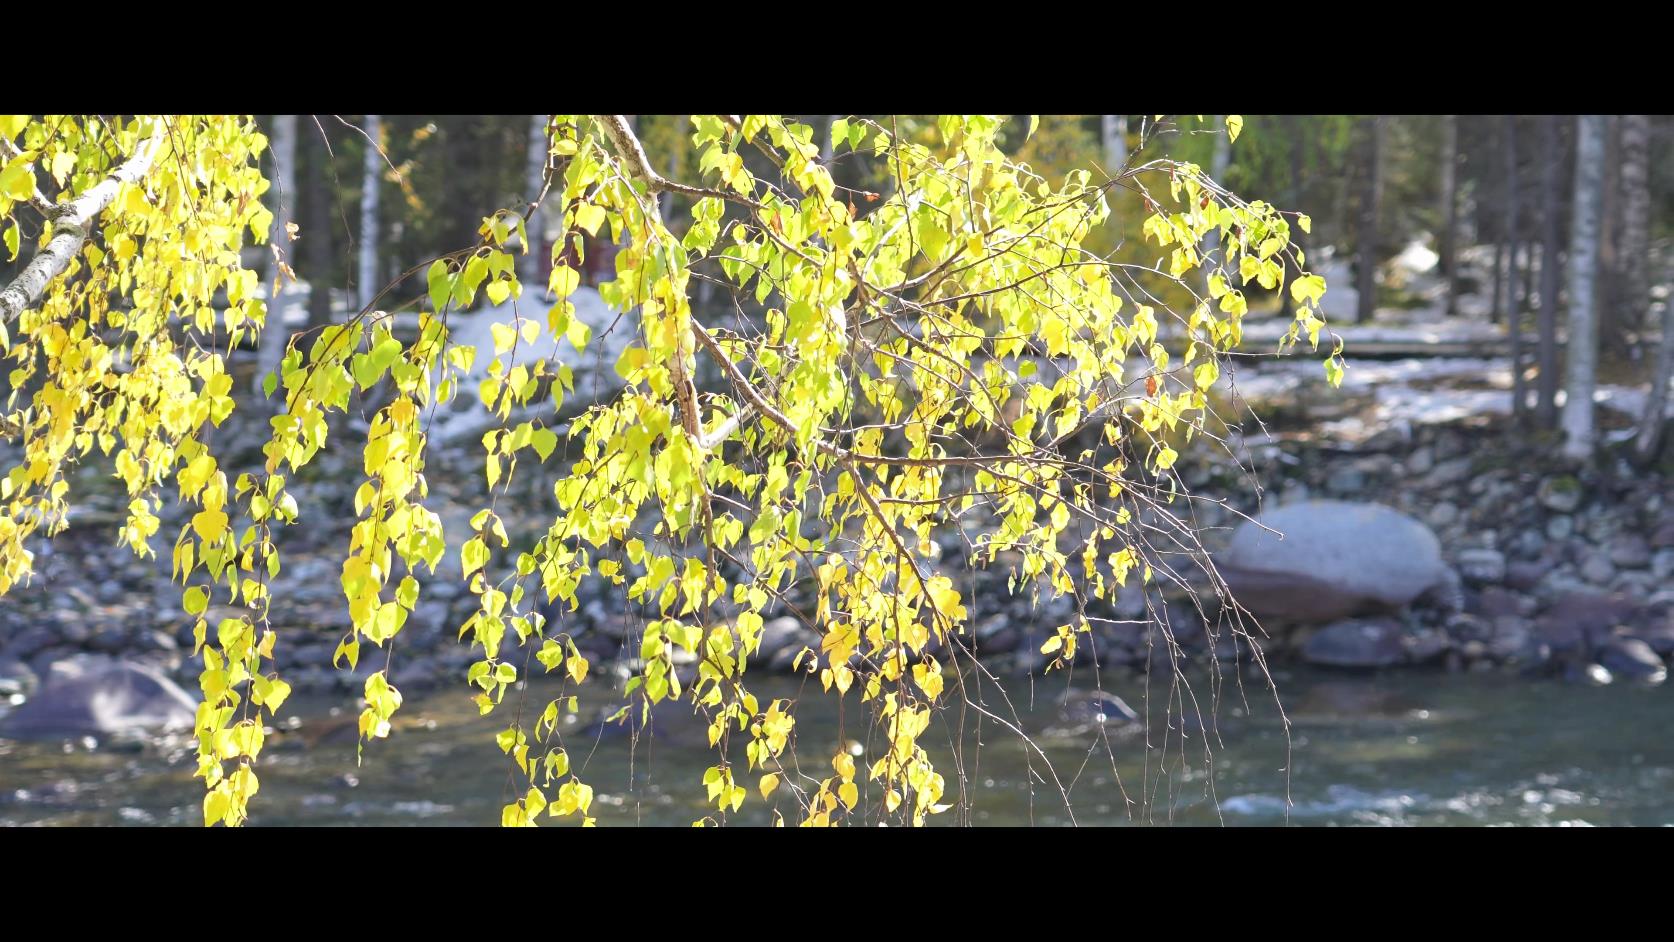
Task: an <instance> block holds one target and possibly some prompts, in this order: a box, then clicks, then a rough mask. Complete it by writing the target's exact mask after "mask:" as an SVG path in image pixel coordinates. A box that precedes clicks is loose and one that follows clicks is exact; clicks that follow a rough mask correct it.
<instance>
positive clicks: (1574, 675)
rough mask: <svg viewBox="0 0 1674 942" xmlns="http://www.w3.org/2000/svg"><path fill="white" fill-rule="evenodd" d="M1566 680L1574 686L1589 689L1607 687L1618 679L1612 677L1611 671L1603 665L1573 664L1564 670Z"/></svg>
mask: <svg viewBox="0 0 1674 942" xmlns="http://www.w3.org/2000/svg"><path fill="white" fill-rule="evenodd" d="M1564 679H1565V680H1567V681H1569V682H1570V683H1572V684H1582V685H1585V686H1588V687H1607V686H1609V685H1610V682H1611V681H1613V680H1615V679H1616V678H1615V677H1613V676H1611V674H1610V669H1609V668H1607V667H1605V666H1604V665H1602V664H1575V663H1571V664H1570V665H1569V666H1568V667H1567V668H1565V669H1564Z"/></svg>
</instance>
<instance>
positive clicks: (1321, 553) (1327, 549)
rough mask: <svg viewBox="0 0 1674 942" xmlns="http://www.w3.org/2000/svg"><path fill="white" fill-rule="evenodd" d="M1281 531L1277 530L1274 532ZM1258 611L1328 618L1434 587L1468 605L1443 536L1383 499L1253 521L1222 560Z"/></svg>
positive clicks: (1455, 603)
mask: <svg viewBox="0 0 1674 942" xmlns="http://www.w3.org/2000/svg"><path fill="white" fill-rule="evenodd" d="M1274 531H1277V532H1274ZM1216 564H1217V566H1218V568H1219V569H1220V572H1221V575H1222V576H1223V577H1225V579H1226V581H1227V584H1228V586H1230V587H1231V589H1232V594H1233V596H1234V597H1236V598H1237V599H1238V601H1239V602H1241V603H1243V604H1244V606H1245V607H1247V608H1249V609H1250V610H1251V611H1252V612H1255V613H1256V614H1257V615H1263V616H1272V617H1275V618H1281V619H1287V620H1291V621H1299V622H1328V621H1333V620H1336V619H1339V618H1344V617H1348V616H1351V615H1355V614H1360V613H1362V612H1364V611H1367V610H1373V609H1379V608H1385V609H1387V608H1398V607H1400V606H1403V605H1406V604H1408V603H1410V602H1412V601H1414V600H1416V599H1418V598H1419V597H1420V596H1423V595H1425V594H1427V593H1434V594H1436V595H1438V596H1439V597H1440V600H1442V601H1444V602H1445V603H1446V604H1448V605H1449V606H1450V607H1454V608H1457V607H1459V604H1460V601H1461V599H1460V594H1459V579H1458V576H1457V575H1456V574H1454V572H1453V570H1452V569H1450V568H1449V567H1448V566H1447V565H1446V564H1445V563H1444V562H1442V556H1441V546H1440V544H1438V543H1437V542H1436V537H1435V534H1433V533H1431V532H1430V530H1429V528H1428V527H1426V526H1424V524H1422V523H1419V522H1418V521H1417V520H1414V519H1413V518H1411V517H1409V516H1407V515H1406V514H1403V513H1399V512H1397V511H1394V510H1391V509H1390V508H1388V507H1384V506H1382V505H1380V504H1359V503H1345V502H1340V501H1323V500H1322V501H1309V502H1306V503H1301V504H1293V505H1290V506H1286V507H1280V508H1278V509H1277V510H1273V511H1271V512H1269V513H1266V514H1263V515H1262V517H1261V519H1260V521H1259V525H1258V523H1256V522H1245V523H1244V524H1242V525H1241V526H1239V528H1238V530H1237V531H1236V532H1235V533H1234V534H1233V535H1232V541H1231V543H1230V545H1229V546H1228V548H1227V550H1226V552H1225V553H1224V554H1222V555H1221V557H1220V558H1219V559H1218V560H1217V563H1216Z"/></svg>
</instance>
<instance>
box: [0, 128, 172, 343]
mask: <svg viewBox="0 0 1674 942" xmlns="http://www.w3.org/2000/svg"><path fill="white" fill-rule="evenodd" d="M163 136H164V125H163V124H162V123H161V122H158V124H157V127H156V129H155V130H153V131H152V132H151V136H150V137H149V138H147V139H146V140H145V142H144V143H142V144H140V146H139V148H138V149H137V150H136V151H134V155H133V156H132V157H130V158H128V159H127V161H125V162H124V163H123V164H122V166H120V167H117V168H116V169H115V170H113V171H111V174H110V176H108V177H106V178H105V179H104V180H103V181H101V182H100V183H99V185H98V186H95V187H93V188H92V189H90V190H88V191H87V192H85V193H83V194H81V195H80V196H78V197H76V198H75V199H73V200H71V201H70V202H68V203H63V204H60V205H57V206H53V207H52V208H51V210H50V211H49V212H48V218H49V219H50V220H51V221H52V238H51V239H50V240H49V241H48V242H47V244H46V248H44V249H41V251H40V252H39V253H37V254H36V255H35V257H34V258H33V259H31V260H30V262H29V264H28V265H27V266H26V267H25V268H24V269H23V271H22V272H21V273H20V274H19V275H18V276H17V278H15V279H14V280H13V281H12V283H11V284H9V285H7V286H6V289H5V290H4V291H0V323H4V322H7V321H10V320H12V319H13V318H15V317H17V316H18V315H19V314H21V313H22V312H23V311H24V310H26V309H28V308H30V307H32V306H34V305H35V304H38V303H40V300H41V297H42V296H43V295H45V294H46V290H47V286H48V285H50V284H52V282H53V280H54V279H56V278H58V277H59V276H60V275H62V274H64V272H65V270H66V269H68V268H69V267H70V260H71V259H74V258H75V257H76V254H77V253H78V252H80V251H81V247H82V246H83V245H85V244H86V242H87V238H88V236H90V235H92V232H93V220H94V219H96V218H98V215H99V214H100V213H102V212H104V211H105V209H106V207H108V206H110V204H111V201H112V200H114V199H116V194H117V192H118V191H120V190H121V188H122V184H124V183H138V182H139V181H140V180H142V179H144V178H145V175H146V174H147V173H150V172H151V164H152V162H153V161H155V160H156V159H157V152H158V151H159V150H161V149H162V145H163Z"/></svg>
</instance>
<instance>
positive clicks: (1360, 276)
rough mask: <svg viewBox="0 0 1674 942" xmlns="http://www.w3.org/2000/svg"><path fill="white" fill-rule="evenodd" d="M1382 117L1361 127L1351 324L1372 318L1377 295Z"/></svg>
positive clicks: (1376, 116) (1381, 191)
mask: <svg viewBox="0 0 1674 942" xmlns="http://www.w3.org/2000/svg"><path fill="white" fill-rule="evenodd" d="M1384 121H1385V116H1384V115H1374V116H1372V117H1370V118H1367V119H1366V122H1365V123H1366V127H1365V132H1364V134H1365V144H1364V146H1365V151H1364V154H1365V157H1364V160H1363V161H1362V178H1361V187H1360V198H1359V200H1358V201H1357V202H1358V205H1359V224H1358V225H1357V226H1356V230H1357V232H1356V237H1355V243H1356V246H1355V248H1356V255H1357V258H1356V260H1355V267H1356V268H1357V269H1358V271H1357V272H1356V277H1355V283H1356V287H1358V288H1359V291H1360V298H1359V307H1358V308H1357V310H1356V311H1355V317H1354V319H1355V321H1356V322H1357V323H1362V324H1364V323H1366V322H1367V321H1369V320H1371V319H1372V314H1373V313H1374V312H1375V311H1376V310H1377V293H1378V279H1377V272H1378V256H1379V252H1378V249H1379V243H1378V204H1379V203H1380V202H1382V200H1383V174H1382V168H1381V166H1380V165H1381V164H1382V162H1383V160H1382V158H1383V130H1384Z"/></svg>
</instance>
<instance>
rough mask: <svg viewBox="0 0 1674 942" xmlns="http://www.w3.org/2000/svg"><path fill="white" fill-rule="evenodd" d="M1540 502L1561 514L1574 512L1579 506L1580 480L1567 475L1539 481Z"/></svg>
mask: <svg viewBox="0 0 1674 942" xmlns="http://www.w3.org/2000/svg"><path fill="white" fill-rule="evenodd" d="M1537 496H1538V498H1539V500H1540V504H1541V506H1542V507H1545V508H1546V509H1548V510H1552V511H1556V512H1557V513H1561V514H1571V513H1574V512H1575V510H1576V508H1578V507H1580V506H1581V482H1579V481H1577V480H1576V479H1575V478H1572V477H1569V476H1567V475H1565V476H1563V477H1556V478H1547V479H1546V480H1544V481H1541V482H1540V491H1539V492H1538V494H1537Z"/></svg>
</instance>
